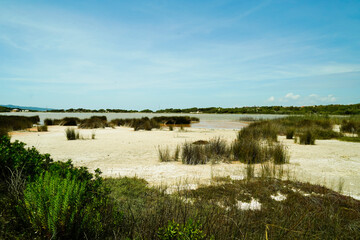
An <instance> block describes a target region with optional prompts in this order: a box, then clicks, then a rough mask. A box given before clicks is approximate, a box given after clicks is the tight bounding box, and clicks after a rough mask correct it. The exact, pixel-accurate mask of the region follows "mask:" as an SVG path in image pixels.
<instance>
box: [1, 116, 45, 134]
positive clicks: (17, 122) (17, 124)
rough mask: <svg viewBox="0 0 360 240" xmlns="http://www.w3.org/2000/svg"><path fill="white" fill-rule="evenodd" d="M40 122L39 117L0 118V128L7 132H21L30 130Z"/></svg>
mask: <svg viewBox="0 0 360 240" xmlns="http://www.w3.org/2000/svg"><path fill="white" fill-rule="evenodd" d="M39 121H40V118H39V116H33V117H24V116H0V128H1V129H7V130H8V131H16V130H23V129H26V128H31V127H32V126H33V125H34V124H36V123H38V122H39Z"/></svg>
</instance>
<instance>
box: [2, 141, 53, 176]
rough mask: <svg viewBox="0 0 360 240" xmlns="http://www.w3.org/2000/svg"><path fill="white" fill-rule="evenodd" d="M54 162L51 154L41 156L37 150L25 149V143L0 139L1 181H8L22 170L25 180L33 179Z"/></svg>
mask: <svg viewBox="0 0 360 240" xmlns="http://www.w3.org/2000/svg"><path fill="white" fill-rule="evenodd" d="M52 161H53V160H52V159H51V158H50V155H49V154H40V153H39V152H38V151H37V150H36V149H35V148H25V143H22V142H19V141H15V142H11V141H10V138H9V137H6V136H2V137H0V171H1V172H0V179H7V178H9V176H10V175H11V172H14V171H16V170H20V169H22V175H23V176H24V178H33V177H35V176H37V175H39V174H40V173H42V172H43V171H44V169H47V168H48V167H49V165H50V163H51V162H52Z"/></svg>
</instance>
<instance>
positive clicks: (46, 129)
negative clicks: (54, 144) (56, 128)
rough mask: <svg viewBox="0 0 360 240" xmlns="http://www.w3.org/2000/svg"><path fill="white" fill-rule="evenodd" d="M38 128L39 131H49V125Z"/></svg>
mask: <svg viewBox="0 0 360 240" xmlns="http://www.w3.org/2000/svg"><path fill="white" fill-rule="evenodd" d="M36 128H37V131H38V132H47V131H48V126H47V125H41V126H37V127H36Z"/></svg>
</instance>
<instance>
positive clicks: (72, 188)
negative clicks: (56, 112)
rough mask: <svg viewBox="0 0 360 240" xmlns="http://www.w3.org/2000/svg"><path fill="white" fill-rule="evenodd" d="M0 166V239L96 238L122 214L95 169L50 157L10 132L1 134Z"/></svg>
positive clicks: (107, 230)
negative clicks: (12, 137) (16, 138)
mask: <svg viewBox="0 0 360 240" xmlns="http://www.w3.org/2000/svg"><path fill="white" fill-rule="evenodd" d="M0 169H1V172H0V192H1V195H0V203H1V204H2V206H4V207H5V208H4V209H3V211H2V214H1V215H0V223H1V224H3V225H2V226H0V231H1V232H0V238H1V239H2V238H5V239H6V238H10V239H13V238H21V239H35V238H38V237H39V238H40V239H49V238H53V239H83V238H86V237H87V238H88V239H97V238H99V237H100V236H101V235H102V234H105V233H108V234H110V232H111V231H110V229H108V227H109V228H112V227H113V226H114V224H115V223H116V222H117V220H116V219H119V217H117V216H121V214H120V213H119V212H115V211H114V210H113V209H114V208H113V207H112V205H111V202H110V201H109V198H108V197H107V196H108V190H107V189H106V188H105V187H104V186H103V185H102V178H101V177H100V176H99V175H100V171H99V170H97V171H96V174H95V176H94V175H93V174H91V173H89V172H88V170H87V169H86V168H84V167H81V168H76V167H74V166H73V164H72V163H71V161H68V162H53V160H52V159H51V158H50V156H49V155H48V154H40V153H39V152H38V151H37V150H36V149H35V148H25V144H24V143H20V142H17V141H15V142H13V143H12V142H10V139H9V138H8V137H0ZM6 219H8V220H10V221H6ZM85 235H86V237H85ZM15 236H17V237H15ZM20 236H22V237H20Z"/></svg>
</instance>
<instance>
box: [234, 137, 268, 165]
mask: <svg viewBox="0 0 360 240" xmlns="http://www.w3.org/2000/svg"><path fill="white" fill-rule="evenodd" d="M231 149H232V154H233V157H234V159H235V160H239V161H240V162H243V163H249V164H253V163H261V162H264V161H265V159H266V155H267V148H266V146H263V145H262V144H261V143H260V141H258V140H256V139H254V138H252V137H249V138H238V139H236V140H235V141H234V142H233V144H232V147H231Z"/></svg>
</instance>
